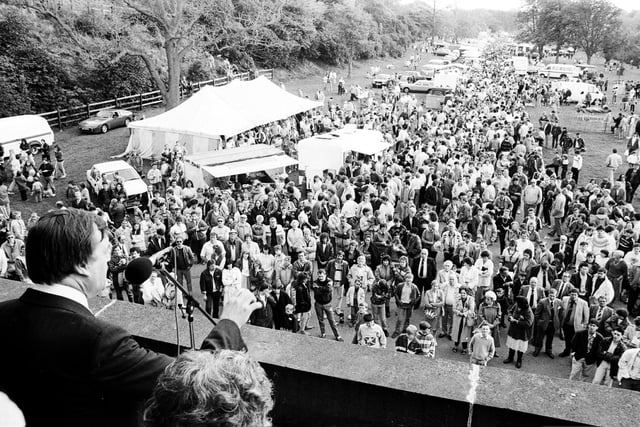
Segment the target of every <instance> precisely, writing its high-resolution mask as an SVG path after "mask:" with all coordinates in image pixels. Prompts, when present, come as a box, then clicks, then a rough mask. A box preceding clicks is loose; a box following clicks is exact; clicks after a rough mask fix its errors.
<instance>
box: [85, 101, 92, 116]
mask: <svg viewBox="0 0 640 427" xmlns="http://www.w3.org/2000/svg"><path fill="white" fill-rule="evenodd" d="M86 105H87V118H89V117H91V104H86Z"/></svg>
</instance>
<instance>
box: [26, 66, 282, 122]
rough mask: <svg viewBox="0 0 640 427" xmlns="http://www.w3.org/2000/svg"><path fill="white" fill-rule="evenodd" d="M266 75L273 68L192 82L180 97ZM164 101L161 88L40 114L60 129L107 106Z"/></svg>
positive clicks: (137, 105)
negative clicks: (207, 88)
mask: <svg viewBox="0 0 640 427" xmlns="http://www.w3.org/2000/svg"><path fill="white" fill-rule="evenodd" d="M258 76H266V77H268V78H269V79H272V80H273V69H268V70H258V71H256V72H255V73H240V74H235V75H233V76H230V77H218V78H216V79H212V80H206V81H202V82H197V83H192V84H191V85H190V86H189V87H182V86H181V87H180V99H184V98H188V97H190V96H191V95H193V94H194V93H196V92H198V91H199V90H200V88H202V87H203V86H207V85H212V86H222V85H226V84H227V83H229V82H231V81H233V80H250V79H251V78H253V77H258ZM163 102H164V100H163V99H162V95H161V94H160V91H159V90H154V91H152V92H146V93H138V94H135V95H129V96H123V97H120V98H114V99H109V100H106V101H99V102H92V103H90V104H84V105H79V106H77V107H68V108H63V109H61V110H56V111H49V112H47V113H42V114H39V115H40V116H41V117H44V118H45V119H46V120H47V122H49V125H50V126H51V127H57V128H58V129H59V130H62V129H64V128H65V127H68V126H73V125H75V124H76V123H78V122H81V121H82V120H84V119H86V118H88V117H90V116H91V115H93V114H95V113H96V112H98V111H100V110H104V109H106V108H121V109H125V110H143V109H145V108H148V107H153V106H157V105H161V104H162V103H163Z"/></svg>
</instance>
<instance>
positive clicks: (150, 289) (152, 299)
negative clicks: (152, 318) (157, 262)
mask: <svg viewBox="0 0 640 427" xmlns="http://www.w3.org/2000/svg"><path fill="white" fill-rule="evenodd" d="M140 290H141V291H142V300H143V301H144V303H145V304H147V305H151V306H154V307H162V297H163V296H164V291H165V289H164V284H163V283H162V279H161V278H159V277H158V273H157V272H155V271H154V272H152V273H151V276H149V278H148V279H147V280H146V281H145V282H144V283H143V284H142V285H140Z"/></svg>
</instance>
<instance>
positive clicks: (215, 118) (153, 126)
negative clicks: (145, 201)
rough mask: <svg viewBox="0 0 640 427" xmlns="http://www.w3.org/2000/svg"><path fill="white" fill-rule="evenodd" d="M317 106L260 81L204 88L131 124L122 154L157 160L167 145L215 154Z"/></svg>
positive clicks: (319, 104) (260, 78) (261, 79)
mask: <svg viewBox="0 0 640 427" xmlns="http://www.w3.org/2000/svg"><path fill="white" fill-rule="evenodd" d="M321 106H322V104H321V103H319V102H316V101H311V100H309V99H304V98H300V97H298V96H296V95H293V94H291V93H289V92H287V91H286V90H284V89H282V88H281V87H280V86H278V85H276V84H275V83H273V82H271V81H270V80H269V79H267V78H266V77H264V76H261V77H258V78H257V79H254V80H250V81H240V80H236V81H233V82H231V83H229V84H228V85H224V86H215V87H214V86H205V87H203V88H202V89H200V91H198V92H197V93H196V94H195V95H193V96H192V97H191V98H189V99H187V100H186V101H184V102H183V103H182V104H180V105H178V106H177V107H175V108H173V109H171V110H169V111H167V112H165V113H163V114H160V115H158V116H154V117H150V118H148V119H145V120H141V121H135V122H131V123H130V124H129V128H130V129H131V130H132V134H131V137H130V138H129V145H128V146H127V150H126V152H130V151H132V150H137V151H138V152H139V153H140V154H141V156H142V157H143V158H147V159H148V158H152V157H155V158H158V157H160V153H161V152H162V149H163V148H164V145H165V144H169V146H170V147H173V145H174V144H175V143H176V142H177V141H179V142H180V143H181V144H184V145H185V147H186V149H187V153H188V154H193V153H202V152H207V151H211V150H216V149H218V148H219V143H220V137H221V136H225V137H230V136H234V135H237V134H239V133H241V132H245V131H247V130H249V129H253V128H254V127H256V126H261V125H265V124H268V123H271V122H274V121H277V120H282V119H285V118H287V117H290V116H293V115H295V114H298V113H301V112H303V111H307V110H311V109H313V108H317V107H321Z"/></svg>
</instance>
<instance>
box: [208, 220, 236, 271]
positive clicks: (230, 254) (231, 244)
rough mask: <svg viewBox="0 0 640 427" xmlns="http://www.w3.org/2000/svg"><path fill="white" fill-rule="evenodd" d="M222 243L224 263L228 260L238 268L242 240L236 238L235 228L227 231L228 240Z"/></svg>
mask: <svg viewBox="0 0 640 427" xmlns="http://www.w3.org/2000/svg"><path fill="white" fill-rule="evenodd" d="M211 234H214V233H211ZM218 241H219V240H218ZM223 245H224V251H225V260H226V263H229V262H230V263H231V264H233V266H234V267H238V268H240V267H241V263H242V241H241V240H240V239H239V238H238V232H237V231H236V230H235V229H234V230H230V231H229V240H227V241H226V242H223Z"/></svg>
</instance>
